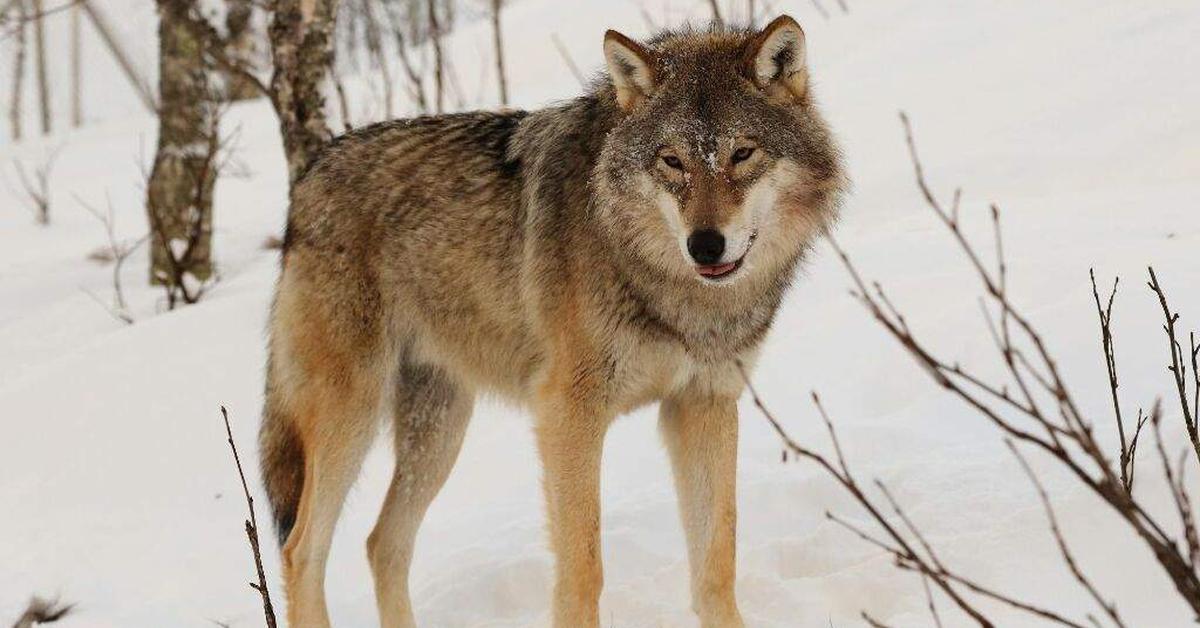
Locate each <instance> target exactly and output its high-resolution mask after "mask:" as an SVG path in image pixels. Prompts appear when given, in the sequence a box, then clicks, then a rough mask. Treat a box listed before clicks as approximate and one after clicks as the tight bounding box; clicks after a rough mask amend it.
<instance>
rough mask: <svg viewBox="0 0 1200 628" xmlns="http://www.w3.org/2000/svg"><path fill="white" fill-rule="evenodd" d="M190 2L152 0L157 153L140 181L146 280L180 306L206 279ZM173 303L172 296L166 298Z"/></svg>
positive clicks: (202, 86)
mask: <svg viewBox="0 0 1200 628" xmlns="http://www.w3.org/2000/svg"><path fill="white" fill-rule="evenodd" d="M190 4H191V0H158V15H159V28H158V35H159V78H158V91H159V115H158V121H159V122H158V128H159V132H158V150H157V153H156V154H155V156H154V166H153V168H152V169H151V172H150V180H149V182H148V184H147V198H146V209H147V213H148V215H149V220H150V231H151V234H152V237H151V241H150V283H151V284H154V285H164V286H167V288H168V295H178V296H182V298H183V300H184V301H186V302H191V301H192V300H194V299H193V298H192V295H196V296H198V290H199V287H200V286H201V285H203V283H204V282H205V281H207V280H208V278H209V277H210V276H211V275H212V257H211V255H212V191H213V185H214V183H215V181H216V174H217V173H216V168H215V167H214V163H213V160H214V158H215V153H216V142H217V136H216V129H214V128H212V127H213V125H214V119H215V103H213V102H212V96H211V93H210V90H209V86H208V76H207V72H206V64H205V62H204V57H203V55H202V49H201V42H200V41H198V40H197V39H196V38H195V36H194V34H193V31H192V30H191V29H190V28H188V27H187V24H186V21H185V20H186V19H187V12H188V10H189V7H190ZM170 299H171V305H174V300H175V296H170Z"/></svg>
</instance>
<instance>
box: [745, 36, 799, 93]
mask: <svg viewBox="0 0 1200 628" xmlns="http://www.w3.org/2000/svg"><path fill="white" fill-rule="evenodd" d="M745 55H746V56H745V69H746V74H747V75H748V76H749V78H750V79H751V80H752V81H754V84H755V85H757V86H758V87H759V88H760V89H762V90H763V91H765V92H766V93H767V96H768V97H770V98H771V99H772V100H777V101H779V102H789V103H796V102H800V101H803V100H804V97H805V96H806V95H807V93H808V69H807V68H806V67H805V65H804V56H805V53H804V29H802V28H800V24H798V23H797V22H796V20H793V19H792V18H791V16H787V15H781V16H779V17H777V18H775V19H774V20H772V21H771V23H770V24H767V26H766V27H765V28H763V29H762V32H760V33H759V34H758V35H756V36H755V37H754V38H753V39H751V40H750V42H749V43H748V44H747V45H746V53H745Z"/></svg>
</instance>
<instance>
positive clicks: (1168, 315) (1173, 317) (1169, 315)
mask: <svg viewBox="0 0 1200 628" xmlns="http://www.w3.org/2000/svg"><path fill="white" fill-rule="evenodd" d="M1148 270H1149V272H1150V282H1149V283H1148V284H1147V285H1149V286H1150V289H1151V290H1153V291H1154V294H1155V295H1156V296H1157V297H1158V303H1159V305H1160V306H1162V311H1163V318H1165V319H1166V324H1165V325H1163V331H1164V332H1166V334H1167V344H1168V350H1169V351H1170V352H1171V366H1169V367H1167V370H1168V371H1170V372H1171V376H1172V378H1173V379H1174V380H1175V391H1176V392H1177V393H1178V395H1179V406H1180V408H1181V410H1182V411H1183V425H1184V427H1185V428H1187V434H1188V438H1189V439H1190V440H1191V441H1192V449H1193V450H1194V451H1195V453H1196V460H1197V461H1200V427H1198V426H1197V414H1200V413H1193V407H1200V401H1197V402H1196V404H1195V406H1193V407H1189V405H1188V390H1187V386H1188V380H1187V362H1186V359H1185V357H1184V353H1183V347H1182V346H1180V344H1179V340H1178V339H1177V338H1176V335H1175V324H1176V323H1177V322H1179V313H1178V312H1172V311H1171V308H1170V306H1168V305H1167V295H1166V294H1164V293H1163V289H1162V286H1161V285H1160V284H1159V283H1158V276H1157V275H1155V274H1154V267H1153V266H1151V267H1149V268H1148ZM1189 350H1190V353H1191V363H1192V371H1193V378H1195V380H1196V393H1195V394H1196V398H1197V399H1198V400H1200V373H1197V372H1196V367H1197V352H1198V351H1200V348H1198V347H1197V346H1196V339H1195V335H1194V334H1193V335H1192V336H1191V342H1190V346H1189Z"/></svg>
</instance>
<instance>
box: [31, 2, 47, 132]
mask: <svg viewBox="0 0 1200 628" xmlns="http://www.w3.org/2000/svg"><path fill="white" fill-rule="evenodd" d="M43 11H44V7H43V6H42V0H33V45H34V52H35V53H37V86H38V105H39V111H40V112H41V114H42V134H43V135H49V134H50V131H51V127H50V83H49V81H48V80H47V78H46V24H45V17H44V16H43V15H42V13H43Z"/></svg>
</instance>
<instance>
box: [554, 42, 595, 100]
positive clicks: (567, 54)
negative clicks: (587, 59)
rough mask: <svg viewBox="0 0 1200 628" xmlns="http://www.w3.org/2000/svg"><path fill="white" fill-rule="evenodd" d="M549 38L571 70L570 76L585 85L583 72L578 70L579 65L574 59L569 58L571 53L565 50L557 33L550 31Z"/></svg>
mask: <svg viewBox="0 0 1200 628" xmlns="http://www.w3.org/2000/svg"><path fill="white" fill-rule="evenodd" d="M550 39H551V40H552V41H553V42H554V47H555V48H556V49H558V54H559V56H561V57H562V58H563V61H566V62H567V69H569V70H570V71H571V76H574V77H575V80H577V81H579V84H580V85H582V86H583V87H587V81H585V80H584V78H583V73H581V72H580V71H579V66H577V65H575V61H574V60H573V59H571V53H570V52H567V47H566V46H564V45H563V43H562V40H560V39H559V38H558V33H550Z"/></svg>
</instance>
